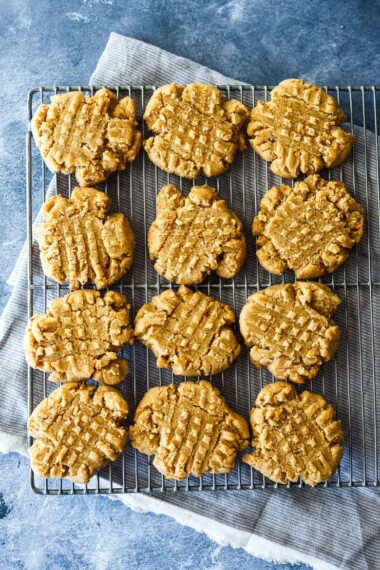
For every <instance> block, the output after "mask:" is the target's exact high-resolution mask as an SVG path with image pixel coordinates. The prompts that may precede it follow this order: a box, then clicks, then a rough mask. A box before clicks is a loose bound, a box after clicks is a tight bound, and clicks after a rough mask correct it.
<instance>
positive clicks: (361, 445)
mask: <svg viewBox="0 0 380 570" xmlns="http://www.w3.org/2000/svg"><path fill="white" fill-rule="evenodd" d="M155 88H156V86H120V87H117V88H114V89H112V88H111V89H112V90H113V91H114V92H116V94H117V96H118V97H119V98H120V97H123V96H126V95H129V96H131V97H133V99H134V100H135V103H136V110H137V115H138V118H139V128H140V129H141V130H142V131H143V135H144V136H146V134H147V133H146V129H145V126H144V124H143V122H142V119H141V118H142V115H143V109H144V108H145V105H146V103H147V101H148V100H149V98H150V97H151V95H152V93H153V91H154V89H155ZM219 88H220V89H221V90H222V92H223V93H224V94H225V95H226V97H227V98H230V97H232V98H236V99H238V100H240V101H243V102H244V103H245V104H246V105H247V106H248V107H249V108H252V107H253V106H254V105H255V103H256V101H257V100H259V99H261V100H268V95H269V93H270V90H271V87H269V86H236V85H222V86H219ZM77 89H79V90H82V91H84V92H86V93H88V94H93V93H94V92H95V91H96V89H98V87H89V86H82V87H80V86H79V87H78V86H68V87H40V88H37V89H33V90H32V91H30V93H29V95H28V116H29V120H30V119H31V117H32V115H33V113H34V111H35V110H36V108H37V106H38V105H39V104H40V103H41V102H48V101H49V99H50V96H51V95H53V94H55V93H64V92H67V91H70V90H77ZM325 90H326V91H327V92H328V93H330V94H332V95H333V96H334V97H336V98H337V100H338V101H339V102H340V104H341V106H342V107H343V109H344V111H345V113H346V115H347V123H346V126H345V128H346V129H348V130H350V131H351V132H353V133H354V135H355V140H356V144H355V149H354V152H353V153H352V155H351V157H350V158H349V159H348V160H347V161H346V162H345V163H344V164H343V165H342V166H341V167H340V168H337V169H335V170H333V171H331V172H330V171H326V172H323V173H322V175H323V176H325V177H333V178H338V179H340V180H343V181H344V182H346V183H347V185H348V187H349V189H350V191H351V193H352V194H353V195H354V196H355V198H356V199H357V200H358V201H359V202H360V203H361V205H362V206H363V208H364V211H365V220H366V230H365V235H364V236H363V238H362V241H361V242H360V244H359V246H358V247H356V248H355V249H354V250H353V251H352V252H351V255H350V257H349V260H348V261H347V262H346V264H345V265H344V266H343V267H341V268H339V269H338V270H337V271H336V272H335V273H333V274H332V275H330V276H328V277H326V278H323V279H322V281H323V282H325V283H327V284H328V285H329V286H330V287H332V289H333V290H334V291H335V292H336V293H337V294H338V295H339V297H340V298H341V299H342V304H341V306H340V308H339V310H338V312H337V314H336V315H335V317H334V319H335V321H336V322H337V323H338V324H339V325H340V327H341V342H340V347H339V349H338V352H337V354H336V356H335V358H334V359H333V360H332V361H330V362H329V363H327V364H325V365H324V366H323V368H322V370H321V371H320V373H319V375H318V376H317V378H316V379H314V380H313V381H311V382H309V383H308V384H307V385H306V386H303V387H302V388H300V390H302V389H305V388H307V389H311V390H313V391H315V392H319V393H322V394H324V395H325V396H326V398H327V400H328V401H329V402H331V403H332V404H333V405H334V406H335V408H336V409H337V414H338V417H339V418H340V419H341V420H342V425H343V429H344V432H345V452H344V457H343V460H342V462H341V465H340V467H339V469H338V470H337V472H336V473H335V475H334V476H333V478H332V479H331V480H329V481H327V482H326V483H323V484H321V485H319V487H377V486H378V485H379V466H378V455H379V451H380V450H379V438H378V430H377V423H378V407H380V402H378V394H379V393H380V386H379V385H378V383H379V382H380V379H379V370H380V356H379V355H378V352H379V351H378V347H377V344H376V342H377V338H379V337H378V335H379V333H380V325H379V324H378V323H380V289H379V286H380V278H379V269H380V255H379V252H380V183H379V178H380V177H379V148H378V136H377V135H378V126H379V125H378V113H377V104H378V99H379V96H380V95H379V93H380V87H377V86H331V87H325ZM361 127H364V129H362V128H361ZM359 143H360V144H359ZM360 148H362V152H361V151H360ZM26 151H27V152H26V166H27V184H26V200H27V234H28V317H30V316H31V315H33V314H35V313H37V312H44V311H45V310H46V308H47V303H48V301H50V300H51V299H53V298H55V297H58V296H60V295H65V294H66V293H67V292H68V291H69V289H68V287H67V285H57V284H56V283H54V282H53V281H51V280H50V279H47V278H46V277H44V276H43V275H42V272H41V268H40V262H39V255H38V249H37V248H36V247H35V244H34V243H33V226H32V221H33V219H35V216H36V215H37V213H38V211H39V209H40V207H41V205H42V203H43V202H44V201H45V198H46V195H47V192H48V187H49V184H51V186H50V191H51V192H52V193H53V194H54V193H56V192H57V191H58V192H60V193H62V194H63V195H65V196H70V194H71V190H72V188H73V187H74V186H75V185H76V182H75V179H74V178H73V177H71V176H69V177H65V176H61V175H58V176H57V175H56V176H52V175H51V174H50V172H49V171H48V170H47V169H46V167H45V165H44V163H43V161H42V160H41V157H40V154H39V152H38V149H37V148H36V145H35V144H34V141H33V137H32V134H31V130H30V126H29V127H28V132H27V139H26ZM280 181H281V180H280V179H279V178H277V177H275V176H274V175H273V174H272V173H271V172H270V170H269V169H268V163H266V162H264V161H263V160H261V159H260V158H259V157H258V156H256V154H255V153H254V152H253V151H252V150H251V149H250V148H248V149H247V150H246V152H244V153H243V154H241V155H240V156H237V157H236V160H235V162H234V164H233V165H232V168H231V170H230V171H229V172H227V173H225V174H223V175H222V176H220V177H218V178H217V179H209V180H207V179H198V180H196V181H194V182H192V181H189V180H185V179H183V180H182V179H179V178H178V177H177V176H174V175H167V174H166V173H164V172H162V171H161V170H159V169H158V168H157V167H155V166H154V165H153V164H152V163H151V162H150V161H149V160H148V158H147V156H146V155H145V153H144V152H143V151H141V152H140V154H139V156H138V157H137V159H136V160H135V161H134V163H133V164H131V165H129V166H128V167H127V169H126V170H125V171H124V172H122V173H118V174H115V175H113V176H112V177H111V178H110V179H109V180H108V182H107V183H106V184H104V185H101V186H100V188H101V189H103V190H104V191H105V192H106V193H107V194H109V195H110V197H111V199H112V204H113V210H115V211H117V210H120V211H122V212H123V213H124V214H125V215H126V216H127V217H128V218H129V220H130V221H131V222H132V225H133V228H134V231H135V233H136V237H137V246H136V252H135V261H134V265H133V270H131V271H130V272H129V273H128V274H127V276H125V278H123V280H122V282H121V283H119V284H118V285H116V286H113V287H111V288H112V289H115V290H118V291H121V292H123V293H124V294H125V295H126V296H127V298H128V300H129V302H130V303H131V305H132V315H133V316H134V315H135V314H136V311H137V310H138V308H139V307H140V306H141V305H142V304H143V303H145V302H147V301H150V299H151V298H152V296H153V295H156V294H158V293H160V292H161V291H162V290H164V289H165V288H167V287H170V286H171V285H170V284H168V283H167V282H166V281H165V280H164V279H162V278H161V277H159V276H158V275H157V274H156V273H155V271H154V270H153V266H152V263H151V261H150V260H149V256H148V255H147V250H146V235H147V231H148V229H149V226H150V224H151V223H152V221H153V219H154V217H155V197H156V195H157V192H158V191H159V190H160V189H161V187H162V186H163V185H164V184H167V183H168V182H171V183H174V184H176V185H177V186H178V187H179V188H180V189H181V191H183V192H184V193H185V194H187V192H188V191H189V190H190V188H191V186H192V185H195V184H198V185H199V184H204V183H205V182H208V183H209V184H210V185H211V186H214V187H216V188H217V190H218V192H219V194H220V196H221V197H222V198H223V199H225V200H226V201H227V203H228V204H229V205H230V206H231V207H232V208H233V209H234V210H235V211H236V213H237V214H238V215H239V217H240V218H241V219H242V220H243V221H244V228H245V235H246V238H247V245H248V255H247V261H246V264H245V267H244V269H242V270H241V271H240V272H239V274H238V275H237V276H236V277H235V278H234V279H233V280H222V279H220V278H218V277H217V276H216V275H212V276H210V277H209V278H208V280H206V281H205V282H204V283H202V284H201V285H199V286H198V288H199V289H200V290H202V291H205V292H206V293H207V294H210V295H212V296H214V297H216V298H218V299H220V300H222V301H224V302H226V303H228V304H229V305H230V306H232V307H233V308H234V310H235V313H236V315H237V317H238V315H239V313H240V311H241V308H242V306H243V305H244V303H245V300H246V298H247V297H248V296H249V295H250V294H251V293H253V292H254V291H257V290H259V289H262V288H264V287H267V286H269V285H272V284H275V283H284V282H291V281H294V276H293V274H292V273H291V272H288V273H286V274H285V275H284V276H282V277H277V276H272V275H270V274H269V273H268V272H266V271H265V270H263V269H262V268H261V267H260V266H259V264H258V262H257V259H256V256H255V244H254V241H253V237H252V235H251V223H252V219H253V216H254V215H255V213H256V212H257V210H258V207H259V203H260V199H261V197H262V195H263V193H264V192H265V191H266V190H267V189H268V188H270V187H271V186H272V185H273V184H278V183H279V182H280ZM282 182H284V183H286V184H294V181H289V180H287V181H286V180H285V181H282ZM236 334H237V336H238V339H239V340H240V342H241V344H242V352H241V355H240V357H239V358H238V359H237V361H236V362H235V364H234V365H233V366H232V367H231V368H230V369H228V370H227V371H225V372H224V373H223V374H220V375H218V376H214V377H213V378H212V379H211V378H210V380H212V382H213V384H214V385H215V386H217V387H218V388H219V389H220V390H221V391H222V392H223V393H224V395H225V397H226V399H227V402H228V403H229V405H230V406H231V407H232V408H234V409H236V410H237V411H238V412H239V413H240V414H242V415H243V416H244V417H246V418H247V419H248V417H249V410H250V408H251V407H252V405H253V403H254V401H255V398H256V396H257V394H258V392H259V390H260V389H261V388H262V386H263V385H265V384H267V383H268V382H271V381H273V377H272V376H271V375H270V374H269V373H268V372H267V371H266V370H258V369H256V368H255V367H254V366H252V365H251V364H250V362H249V358H248V350H247V349H246V347H245V346H244V343H243V341H242V338H241V336H240V333H239V330H238V328H237V327H236ZM124 353H125V355H126V357H127V358H128V360H129V369H130V372H129V374H128V376H127V378H126V380H125V381H124V382H123V384H121V385H120V386H119V387H118V388H119V389H120V390H121V392H122V393H123V395H124V396H125V397H126V398H127V401H128V403H129V405H130V414H129V420H128V421H129V422H130V421H131V420H132V419H133V415H134V410H135V408H136V405H137V404H138V402H139V401H140V400H141V398H142V396H143V394H144V393H145V391H146V390H148V389H149V388H150V387H152V386H157V385H166V384H170V383H171V382H176V383H178V382H181V381H184V380H185V381H186V380H187V378H181V377H173V375H172V374H171V372H170V371H169V370H162V369H158V368H157V367H156V365H155V358H154V357H153V355H152V353H150V352H149V351H148V349H146V348H145V347H144V346H142V345H141V344H140V343H137V344H135V345H134V346H133V347H127V348H126V349H125V351H124ZM54 388H56V385H54V384H53V383H51V382H49V381H48V380H47V377H46V374H43V373H41V372H39V371H36V370H32V369H31V368H29V370H28V407H29V413H31V412H32V410H33V408H34V407H35V406H36V405H37V404H38V403H39V402H40V401H41V399H42V398H43V397H45V396H46V395H47V394H49V393H50V392H51V391H52V390H53V389H54ZM29 443H30V444H32V439H31V438H30V439H29ZM30 483H31V487H32V489H33V490H34V491H35V492H37V493H42V494H53V495H61V494H62V495H67V494H86V493H96V494H98V493H107V494H113V493H134V492H165V491H170V492H185V491H194V490H195V491H196V490H199V491H206V490H207V491H210V490H211V491H215V490H219V489H223V490H227V489H238V490H240V489H271V488H277V487H278V485H277V484H275V483H273V482H271V481H269V480H268V479H266V478H265V477H263V476H262V475H261V474H260V473H258V472H257V471H255V470H254V469H252V468H251V467H249V466H248V465H246V464H243V463H242V462H240V461H239V460H238V461H237V463H236V466H235V469H234V471H233V472H231V473H229V474H227V475H216V476H215V475H205V476H203V477H201V478H195V477H190V478H188V479H187V480H184V481H180V482H176V481H170V480H167V479H165V478H164V477H163V476H162V475H160V474H159V473H158V472H157V470H156V469H155V468H154V466H153V465H152V458H147V457H146V456H145V455H142V454H139V453H138V452H137V451H136V450H134V449H132V447H131V446H130V445H127V447H126V449H125V451H124V453H123V454H122V455H121V457H120V458H119V459H118V460H117V461H116V462H114V463H112V464H109V466H108V467H107V468H105V469H103V471H102V472H101V473H100V474H97V475H96V476H94V477H93V479H92V480H91V481H90V483H89V484H88V485H86V486H80V485H76V484H72V483H69V482H68V481H65V480H64V481H57V480H52V479H47V480H45V479H40V478H38V477H36V476H35V475H34V474H33V472H31V473H30ZM293 486H296V487H298V488H302V487H303V486H304V485H303V482H302V481H300V482H299V483H297V484H292V485H287V486H285V487H287V488H289V487H293ZM280 487H284V486H280Z"/></svg>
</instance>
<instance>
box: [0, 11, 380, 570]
mask: <svg viewBox="0 0 380 570" xmlns="http://www.w3.org/2000/svg"><path fill="white" fill-rule="evenodd" d="M379 13H380V2H379V1H368V2H365V1H362V2H358V1H357V0H324V1H320V2H318V1H313V0H303V1H301V0H288V1H282V0H272V1H271V0H251V1H249V0H236V1H214V2H212V1H208V0H203V1H200V0H198V1H191V0H190V1H186V0H177V1H166V0H129V1H122V0H62V1H52V0H50V1H49V0H29V1H28V0H0V54H1V56H0V62H1V63H0V104H1V113H0V181H1V182H0V183H1V187H2V189H1V193H0V239H1V248H0V308H1V307H3V305H4V303H5V302H6V300H7V298H8V296H9V293H10V288H9V286H8V285H7V284H6V279H7V277H8V276H9V274H10V272H11V270H12V268H13V265H14V263H15V260H16V258H17V255H18V252H19V251H20V249H21V246H22V244H23V242H24V239H25V200H24V194H25V168H24V146H25V136H24V135H25V126H26V125H25V123H26V106H25V101H26V94H27V91H28V90H29V89H30V88H31V87H35V86H38V85H41V84H61V85H62V84H74V85H76V84H81V83H82V84H83V83H86V82H87V81H88V79H89V76H90V74H91V72H92V70H93V69H94V67H95V65H96V62H97V60H98V58H99V56H100V54H101V52H102V51H103V49H104V47H105V44H106V42H107V39H108V36H109V34H110V32H111V31H115V32H119V33H121V34H125V35H130V36H133V37H136V38H138V39H140V40H144V41H147V42H150V43H152V44H155V45H157V46H160V47H162V48H165V49H167V50H169V51H172V52H174V53H176V54H179V55H182V56H186V57H189V58H192V59H194V60H196V61H198V62H200V63H202V64H204V65H207V66H209V67H212V68H215V69H217V70H219V71H221V72H223V73H225V74H226V75H230V76H232V77H236V78H237V79H240V80H244V81H247V82H250V83H256V84H265V83H267V84H274V83H276V82H278V81H280V80H281V79H284V78H286V77H297V76H300V77H305V78H308V79H309V80H311V81H314V82H317V83H322V84H334V85H335V84H347V83H351V84H374V83H379V82H380V77H379V75H380V74H379V72H380V61H379V59H380V58H379V54H380V34H379V23H380V22H379ZM26 471H27V461H26V460H25V459H23V458H20V457H18V456H16V455H9V456H1V457H0V568H1V569H3V568H4V569H8V568H12V569H13V568H17V569H18V568H20V569H21V568H28V569H29V568H35V569H38V570H41V569H44V568H47V569H49V570H51V569H60V570H61V569H65V568H70V569H71V568H78V569H79V568H80V569H81V570H82V569H84V568H96V569H105V568H113V569H116V570H118V569H119V568H120V569H121V568H129V569H131V570H132V569H134V568H140V569H143V570H144V569H149V570H153V569H155V568H157V569H162V570H168V569H171V568H173V569H174V568H175V569H180V568H181V569H182V568H190V569H192V568H202V569H215V570H217V569H218V570H222V569H226V570H227V569H228V570H230V569H232V570H233V569H236V568H240V569H241V570H245V569H248V568H249V569H260V570H262V569H264V568H265V569H269V568H270V569H272V570H273V569H274V568H280V566H276V565H271V564H269V563H265V562H262V561H260V560H256V559H253V558H251V557H250V556H248V555H246V554H245V553H244V552H242V551H233V550H232V549H231V548H221V547H219V546H217V545H215V544H213V543H212V542H211V541H209V540H208V539H207V538H205V537H204V536H202V535H199V534H197V533H196V532H194V531H191V530H189V529H186V528H182V527H180V526H179V525H177V524H176V523H175V522H173V521H172V520H171V519H168V518H166V517H158V516H155V515H151V514H148V515H141V514H137V513H132V512H131V511H129V510H127V509H126V508H125V507H124V506H123V505H121V504H120V503H118V502H111V501H109V500H108V499H105V498H101V497H93V498H82V497H73V498H65V499H53V498H47V499H44V498H41V497H37V496H35V495H33V494H32V493H31V492H30V491H29V489H28V482H27V475H26ZM281 568H286V569H288V568H290V567H289V566H281ZM300 568H305V567H300Z"/></svg>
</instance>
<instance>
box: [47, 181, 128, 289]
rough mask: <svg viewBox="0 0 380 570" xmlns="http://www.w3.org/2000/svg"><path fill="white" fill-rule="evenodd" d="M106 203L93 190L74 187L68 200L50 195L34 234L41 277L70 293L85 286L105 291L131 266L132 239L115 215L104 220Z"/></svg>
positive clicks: (108, 203) (125, 223) (108, 204)
mask: <svg viewBox="0 0 380 570" xmlns="http://www.w3.org/2000/svg"><path fill="white" fill-rule="evenodd" d="M110 207H111V200H110V199H109V198H108V196H106V194H104V192H99V190H96V189H95V188H75V189H74V191H73V193H72V196H71V198H70V199H68V198H64V197H63V196H61V195H59V194H58V195H57V196H52V197H51V198H49V199H48V200H47V201H46V202H45V204H44V205H43V207H42V215H43V218H44V223H42V224H40V225H39V226H38V229H37V236H36V237H37V241H38V244H39V246H40V251H41V263H42V268H43V270H44V273H45V275H47V276H48V277H51V278H52V279H54V280H55V281H58V283H63V282H64V281H66V280H67V281H69V284H70V288H71V289H73V290H74V289H79V288H80V286H81V285H84V284H85V283H87V281H91V282H93V283H95V286H96V288H97V289H102V288H103V287H108V285H111V284H112V283H114V282H115V281H117V280H118V279H120V278H121V277H122V276H123V275H124V274H125V273H126V271H127V270H128V269H129V268H130V267H131V265H132V261H133V251H134V249H135V236H134V233H133V231H132V228H131V226H130V223H129V222H128V220H127V218H125V217H124V216H123V214H121V213H117V214H111V215H108V211H109V209H110Z"/></svg>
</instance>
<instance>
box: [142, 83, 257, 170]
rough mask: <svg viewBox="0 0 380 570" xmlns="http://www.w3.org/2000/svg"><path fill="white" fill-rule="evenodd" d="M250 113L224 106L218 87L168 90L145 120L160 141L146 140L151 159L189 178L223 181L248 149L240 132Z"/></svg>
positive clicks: (196, 85)
mask: <svg viewBox="0 0 380 570" xmlns="http://www.w3.org/2000/svg"><path fill="white" fill-rule="evenodd" d="M248 116H249V112H248V109H247V108H246V107H245V106H244V105H242V103H239V101H236V100H235V99H231V100H230V101H224V98H223V96H222V94H221V92H220V91H219V89H217V87H214V86H213V85H206V84H201V83H192V84H190V85H187V86H186V87H183V86H180V85H175V84H174V83H173V84H172V85H164V86H163V87H160V88H159V89H157V90H156V91H155V92H154V93H153V95H152V97H151V99H150V101H149V103H148V105H147V106H146V109H145V113H144V119H145V121H146V123H147V125H148V128H149V130H151V131H153V133H154V134H155V136H152V137H150V138H149V139H147V140H146V141H144V148H145V150H146V152H147V153H148V156H149V158H150V160H151V161H152V162H153V163H154V164H156V165H157V166H159V167H160V168H162V170H165V171H166V172H174V174H178V176H183V177H185V178H198V176H218V175H219V174H222V172H225V171H226V170H228V169H229V167H230V165H231V164H232V162H233V160H234V157H235V153H236V151H237V150H240V151H243V150H244V149H245V142H244V137H243V134H242V132H241V128H242V126H243V125H244V123H245V122H246V121H247V119H248Z"/></svg>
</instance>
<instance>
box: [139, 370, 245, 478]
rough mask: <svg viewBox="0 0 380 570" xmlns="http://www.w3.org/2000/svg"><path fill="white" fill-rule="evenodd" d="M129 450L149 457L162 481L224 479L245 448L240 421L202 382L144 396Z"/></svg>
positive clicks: (210, 388) (151, 392) (158, 388)
mask: <svg viewBox="0 0 380 570" xmlns="http://www.w3.org/2000/svg"><path fill="white" fill-rule="evenodd" d="M130 437H131V441H132V445H133V446H134V447H135V448H137V449H138V450H140V451H141V452H142V453H147V454H149V455H152V454H154V455H155V458H154V461H153V464H154V465H155V467H156V468H157V469H158V470H159V471H160V472H161V473H162V474H164V475H165V476H166V477H169V478H173V479H183V478H184V477H186V476H188V475H190V474H193V475H195V476H198V477H199V476H201V475H203V473H207V472H210V473H228V472H229V471H231V469H232V468H233V466H234V463H235V459H236V454H237V452H239V451H242V450H243V449H245V448H246V447H247V445H248V443H249V428H248V424H247V422H246V420H245V419H244V418H242V417H241V416H239V415H238V414H237V413H236V412H233V411H232V410H231V409H230V408H229V407H228V406H227V403H226V401H225V399H224V398H223V396H221V394H220V393H219V391H218V390H217V389H216V388H214V387H213V386H212V384H210V382H206V381H204V380H202V381H200V382H198V383H195V382H185V383H182V384H180V385H179V386H178V387H177V386H174V385H172V386H162V387H156V388H152V389H151V390H149V391H148V392H147V393H146V394H145V396H144V397H143V399H142V401H141V402H140V404H139V406H138V408H137V410H136V414H135V423H134V425H133V426H132V427H131V428H130Z"/></svg>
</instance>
